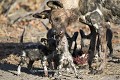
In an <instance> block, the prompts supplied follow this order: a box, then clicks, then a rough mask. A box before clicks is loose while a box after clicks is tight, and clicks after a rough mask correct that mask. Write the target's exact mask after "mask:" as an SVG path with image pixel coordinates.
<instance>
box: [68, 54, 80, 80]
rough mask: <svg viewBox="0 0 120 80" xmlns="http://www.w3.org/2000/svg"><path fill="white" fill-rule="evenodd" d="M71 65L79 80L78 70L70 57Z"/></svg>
mask: <svg viewBox="0 0 120 80" xmlns="http://www.w3.org/2000/svg"><path fill="white" fill-rule="evenodd" d="M69 63H70V65H71V67H72V69H73V70H74V72H75V76H76V78H78V73H77V70H76V67H75V64H74V63H73V58H72V56H70V57H69Z"/></svg>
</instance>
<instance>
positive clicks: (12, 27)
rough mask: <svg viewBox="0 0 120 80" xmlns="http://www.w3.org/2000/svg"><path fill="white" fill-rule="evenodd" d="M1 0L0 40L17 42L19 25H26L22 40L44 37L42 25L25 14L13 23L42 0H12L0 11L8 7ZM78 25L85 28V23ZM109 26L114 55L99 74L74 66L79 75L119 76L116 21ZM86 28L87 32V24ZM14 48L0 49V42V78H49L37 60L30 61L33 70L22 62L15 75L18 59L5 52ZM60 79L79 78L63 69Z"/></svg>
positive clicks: (92, 78) (111, 79) (95, 78)
mask: <svg viewBox="0 0 120 80" xmlns="http://www.w3.org/2000/svg"><path fill="white" fill-rule="evenodd" d="M4 1H7V0H1V1H0V43H19V40H20V36H21V33H22V31H23V28H26V32H25V35H24V42H37V41H39V40H40V38H41V37H45V33H46V29H45V27H44V26H43V25H42V23H41V21H40V20H38V19H37V20H35V19H32V17H31V16H29V17H24V18H22V19H20V20H18V22H16V23H14V22H15V20H16V19H17V18H18V17H23V16H25V15H26V14H27V13H28V12H34V11H36V10H38V9H39V8H41V7H40V5H41V4H43V3H42V2H43V1H44V0H16V1H17V2H16V3H14V5H12V7H11V8H10V10H8V12H5V13H3V14H1V12H4V10H5V9H8V8H7V6H8V5H9V2H10V1H11V0H8V1H7V2H4ZM33 5H34V6H33ZM24 14H25V15H24ZM5 15H6V16H5ZM80 27H83V28H82V29H86V27H85V25H81V26H80ZM112 30H113V36H114V37H113V49H114V53H113V54H114V56H115V57H114V58H113V59H112V60H110V59H108V63H107V66H106V68H105V71H104V72H105V73H103V74H101V75H90V74H88V71H89V70H88V68H84V69H78V73H79V76H82V77H83V80H120V25H117V26H116V25H112ZM69 31H74V29H73V30H72V29H69ZM44 32H45V33H44ZM86 32H88V28H87V30H86ZM78 40H79V39H78ZM78 42H80V41H78ZM2 49H3V48H2ZM18 52H19V51H18V50H17V49H16V50H14V52H13V51H7V50H4V52H3V51H2V50H1V46H0V80H51V78H47V77H42V75H43V73H42V72H40V67H41V65H40V63H39V62H35V63H34V67H35V69H34V70H35V73H30V72H28V70H27V68H26V65H24V66H23V68H22V73H21V75H20V76H17V75H16V73H17V65H18V62H19V60H20V59H19V57H18V56H16V55H9V54H11V53H16V54H18ZM8 55H9V56H8ZM3 56H4V58H3ZM71 72H73V71H71ZM62 80H79V79H76V78H75V77H74V74H73V73H66V72H63V76H62Z"/></svg>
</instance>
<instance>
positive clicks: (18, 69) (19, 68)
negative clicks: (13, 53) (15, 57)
mask: <svg viewBox="0 0 120 80" xmlns="http://www.w3.org/2000/svg"><path fill="white" fill-rule="evenodd" d="M17 71H18V73H17V74H18V75H20V74H21V66H20V65H19V66H18V68H17Z"/></svg>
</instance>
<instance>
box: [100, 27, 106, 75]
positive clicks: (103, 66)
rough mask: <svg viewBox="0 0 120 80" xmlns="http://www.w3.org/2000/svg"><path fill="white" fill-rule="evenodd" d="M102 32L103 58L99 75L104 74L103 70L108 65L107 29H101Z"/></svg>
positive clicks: (101, 51) (101, 52)
mask: <svg viewBox="0 0 120 80" xmlns="http://www.w3.org/2000/svg"><path fill="white" fill-rule="evenodd" d="M100 31H101V32H102V33H100V38H101V39H100V40H101V41H100V45H101V46H100V58H101V63H100V66H99V68H98V73H102V72H103V69H104V68H105V65H106V47H107V42H106V35H105V33H106V28H101V29H100Z"/></svg>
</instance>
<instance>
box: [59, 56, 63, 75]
mask: <svg viewBox="0 0 120 80" xmlns="http://www.w3.org/2000/svg"><path fill="white" fill-rule="evenodd" d="M59 57H60V62H59V63H60V65H59V66H58V69H59V70H58V76H61V75H62V73H61V71H62V68H63V63H64V56H63V55H60V56H59Z"/></svg>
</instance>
